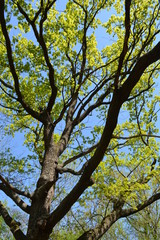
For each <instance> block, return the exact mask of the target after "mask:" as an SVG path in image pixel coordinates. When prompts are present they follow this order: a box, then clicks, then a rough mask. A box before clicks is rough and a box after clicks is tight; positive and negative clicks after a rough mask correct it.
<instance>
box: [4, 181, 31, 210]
mask: <svg viewBox="0 0 160 240" xmlns="http://www.w3.org/2000/svg"><path fill="white" fill-rule="evenodd" d="M0 190H2V191H3V192H4V193H5V194H6V195H7V196H8V197H10V198H11V199H12V200H13V201H14V202H15V203H16V205H17V206H18V207H20V208H21V209H22V210H23V211H24V212H26V213H30V206H28V205H27V204H26V203H25V202H24V201H23V200H22V199H21V198H20V197H19V196H18V195H17V194H16V193H15V192H13V191H12V190H11V189H9V188H7V186H5V185H4V184H2V183H0Z"/></svg>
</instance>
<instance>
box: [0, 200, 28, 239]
mask: <svg viewBox="0 0 160 240" xmlns="http://www.w3.org/2000/svg"><path fill="white" fill-rule="evenodd" d="M0 215H1V216H2V217H3V219H4V221H5V223H6V224H7V225H8V226H9V228H10V231H11V232H12V234H13V236H14V237H15V239H16V240H27V237H26V236H25V235H24V233H23V232H22V231H21V230H20V228H19V226H20V223H19V222H17V221H15V220H14V219H13V218H12V217H11V216H10V215H9V213H8V211H7V209H6V208H5V207H4V206H3V204H2V203H1V202H0Z"/></svg>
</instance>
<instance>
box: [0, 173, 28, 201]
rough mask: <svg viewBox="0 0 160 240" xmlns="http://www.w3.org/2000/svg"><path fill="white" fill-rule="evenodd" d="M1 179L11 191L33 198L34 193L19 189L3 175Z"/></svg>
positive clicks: (0, 176)
mask: <svg viewBox="0 0 160 240" xmlns="http://www.w3.org/2000/svg"><path fill="white" fill-rule="evenodd" d="M0 180H1V181H2V182H3V183H4V184H5V185H6V187H7V188H8V189H10V190H11V191H13V192H15V193H17V194H19V195H21V196H24V197H27V198H30V199H31V198H32V195H31V194H30V193H27V192H25V191H21V190H19V189H17V188H15V187H13V186H12V185H11V184H10V183H9V182H7V181H6V180H5V179H4V178H3V177H2V175H0Z"/></svg>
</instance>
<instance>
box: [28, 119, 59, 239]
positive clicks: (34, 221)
mask: <svg viewBox="0 0 160 240" xmlns="http://www.w3.org/2000/svg"><path fill="white" fill-rule="evenodd" d="M44 141H45V154H44V161H43V164H42V170H41V175H40V178H39V180H38V182H37V188H36V190H35V194H34V196H33V199H32V204H31V212H30V218H29V224H28V231H27V239H28V240H48V238H49V234H50V233H51V232H49V230H48V229H46V223H47V218H48V216H49V213H50V206H51V202H52V199H53V196H54V188H55V182H56V176H57V173H56V166H57V163H58V151H57V146H56V144H55V143H54V142H53V127H52V125H51V124H48V125H47V126H45V127H44Z"/></svg>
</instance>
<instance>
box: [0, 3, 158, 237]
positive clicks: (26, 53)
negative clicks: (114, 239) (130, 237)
mask: <svg viewBox="0 0 160 240" xmlns="http://www.w3.org/2000/svg"><path fill="white" fill-rule="evenodd" d="M58 3H60V4H61V7H62V8H63V9H62V11H61V9H60V10H59V9H58V8H59V5H58V6H57V4H58ZM107 12H108V13H109V14H108V19H107V20H106V21H105V22H103V21H102V20H103V19H101V16H102V15H101V14H102V13H104V14H105V15H107ZM115 13H116V15H115ZM159 16H160V14H159V5H158V2H157V1H156V0H154V1H153V0H147V1H143V2H140V1H138V0H132V1H131V0H126V1H118V0H117V1H115V0H110V1H104V0H101V1H99V0H94V1H93V0H90V1H88V0H85V1H81V0H69V1H66V2H64V1H56V0H54V1H52V0H50V1H49V0H47V1H43V0H41V1H23V0H19V1H17V0H6V1H4V0H1V1H0V25H1V29H0V44H1V48H0V54H1V59H0V82H1V103H0V106H1V111H2V113H3V114H5V115H6V116H7V119H8V122H7V123H6V127H5V132H6V134H12V135H13V136H14V133H15V132H22V133H23V134H24V136H25V139H26V140H25V144H26V147H27V148H28V149H29V150H30V151H31V152H32V153H33V154H32V155H28V156H27V157H26V158H23V159H18V157H16V156H13V155H12V154H11V153H10V152H8V154H5V152H4V151H3V154H2V161H1V162H2V166H1V175H0V180H1V183H0V190H1V191H3V192H4V193H5V194H6V195H7V196H9V197H10V198H11V199H12V200H13V201H14V203H15V204H16V205H17V206H18V207H20V209H21V210H23V211H24V212H25V213H26V214H27V215H28V216H29V222H28V226H27V233H25V232H24V231H23V230H22V229H21V227H20V223H19V222H18V221H17V220H16V219H13V218H12V216H11V214H10V213H9V211H8V210H7V208H6V207H5V206H4V204H3V203H2V201H1V202H0V214H1V216H2V217H3V219H4V221H5V223H6V224H7V225H8V226H9V228H10V231H11V232H12V234H13V236H14V237H15V239H18V240H23V239H28V240H31V239H32V240H41V239H43V240H47V239H49V235H50V234H51V233H52V231H53V233H52V234H54V229H56V225H57V224H60V225H59V226H62V225H63V224H64V223H66V222H65V221H66V220H65V219H66V216H69V215H70V214H71V213H73V216H72V217H75V218H76V220H77V223H78V225H81V221H83V223H85V227H84V228H81V229H80V230H79V237H78V239H79V240H82V239H99V238H100V237H102V236H103V235H104V234H105V233H106V232H107V231H108V230H109V228H110V227H111V226H112V225H113V224H114V223H115V222H116V221H117V220H118V219H120V218H124V217H128V216H130V215H132V214H134V213H137V212H139V211H141V210H142V209H144V208H145V207H147V206H149V205H151V204H152V203H154V202H155V201H157V200H159V199H160V192H159V177H158V176H159V173H160V168H159V162H158V159H159V158H158V156H159V143H158V141H157V140H158V138H159V135H158V125H157V124H156V122H157V119H158V113H159V108H158V104H159V101H160V97H159V96H158V95H157V91H158V90H156V87H157V85H158V82H157V83H156V79H157V78H158V71H159V64H160V62H159V59H160V42H157V38H156V37H157V36H158V34H159V32H160V30H159V29H158V26H159ZM102 29H103V30H105V31H106V36H110V37H111V38H112V40H113V43H112V44H110V45H106V46H105V47H102V46H98V42H97V41H98V40H97V39H98V37H97V34H96V31H97V30H101V31H102ZM105 41H106V40H105ZM105 43H106V44H107V41H106V42H105ZM155 83H156V84H157V85H156V84H155ZM38 163H39V167H38V168H40V171H38V168H37V167H36V166H38ZM6 166H7V168H8V169H9V171H11V172H12V173H14V174H13V175H12V176H10V175H9V174H8V175H7V173H6V172H3V170H4V169H5V167H6ZM26 173H27V174H30V176H32V178H33V179H34V181H33V182H32V183H33V186H32V187H29V186H28V185H27V183H25V181H23V184H26V185H25V189H24V187H23V185H22V180H20V184H18V181H16V180H17V176H18V178H19V179H20V177H21V176H26ZM38 173H39V177H38V179H37V180H36V184H34V182H35V176H36V175H37V174H38ZM17 174H18V175H17ZM13 180H14V181H13ZM11 183H12V184H11ZM16 183H17V184H16ZM33 187H34V190H33ZM144 191H145V192H146V193H147V194H144V195H143V194H142V193H143V192H144ZM100 205H101V206H102V207H101V208H99V206H100ZM71 208H72V209H71ZM77 218H78V219H77ZM66 224H67V223H66ZM70 224H72V222H70ZM78 225H77V226H78ZM64 226H66V225H64ZM63 229H65V228H63ZM66 229H67V227H66ZM72 236H73V237H74V236H75V238H76V239H77V236H76V235H73V234H72Z"/></svg>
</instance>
